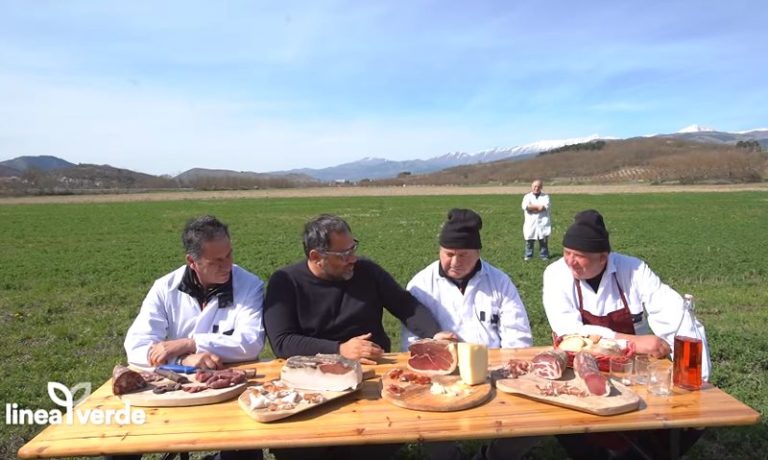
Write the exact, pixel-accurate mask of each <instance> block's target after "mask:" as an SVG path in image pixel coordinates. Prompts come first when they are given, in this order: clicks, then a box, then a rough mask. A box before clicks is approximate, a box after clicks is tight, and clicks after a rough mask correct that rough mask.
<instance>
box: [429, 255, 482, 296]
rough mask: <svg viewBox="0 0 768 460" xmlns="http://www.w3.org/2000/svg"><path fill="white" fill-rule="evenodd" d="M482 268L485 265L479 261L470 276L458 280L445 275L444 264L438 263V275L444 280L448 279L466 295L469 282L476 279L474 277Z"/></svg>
mask: <svg viewBox="0 0 768 460" xmlns="http://www.w3.org/2000/svg"><path fill="white" fill-rule="evenodd" d="M482 267H483V264H482V263H481V262H480V259H477V263H476V264H475V268H473V269H472V271H471V272H469V274H468V275H467V276H465V277H464V279H460V280H457V279H454V278H451V277H450V276H448V275H447V274H446V273H445V270H443V264H441V263H440V262H438V263H437V270H438V274H439V275H440V276H442V277H443V278H445V279H447V280H448V281H450V282H451V283H453V284H455V285H456V287H457V288H459V290H460V291H461V293H462V294H464V291H465V290H466V289H467V285H468V284H469V280H471V279H472V278H474V276H475V275H476V274H477V273H478V272H479V271H480V269H481V268H482Z"/></svg>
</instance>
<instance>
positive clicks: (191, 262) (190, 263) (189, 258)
mask: <svg viewBox="0 0 768 460" xmlns="http://www.w3.org/2000/svg"><path fill="white" fill-rule="evenodd" d="M194 263H195V259H193V258H192V256H191V255H189V254H187V266H189V267H190V268H191V267H192V264H194Z"/></svg>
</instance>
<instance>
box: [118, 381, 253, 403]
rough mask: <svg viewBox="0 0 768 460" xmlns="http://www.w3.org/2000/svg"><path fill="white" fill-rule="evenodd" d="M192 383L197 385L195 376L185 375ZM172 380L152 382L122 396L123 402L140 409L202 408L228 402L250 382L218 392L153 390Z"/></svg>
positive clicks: (221, 389) (208, 390) (210, 390)
mask: <svg viewBox="0 0 768 460" xmlns="http://www.w3.org/2000/svg"><path fill="white" fill-rule="evenodd" d="M184 376H185V377H187V378H188V379H189V380H190V381H191V382H192V383H194V384H197V380H195V375H194V374H184ZM169 382H170V380H160V381H159V382H151V383H148V384H147V387H146V388H144V389H142V390H140V391H135V392H133V393H127V394H124V395H120V396H119V397H120V399H121V400H122V401H125V402H128V403H131V406H138V407H182V406H202V405H205V404H213V403H217V402H221V401H227V400H229V399H232V398H234V397H236V396H237V395H239V394H240V393H242V392H243V390H245V387H246V386H247V385H248V382H247V381H246V382H243V383H239V384H237V385H234V386H231V387H227V388H220V389H218V390H213V389H210V388H208V389H206V390H203V391H201V392H199V393H187V392H186V391H184V390H178V391H169V392H167V393H163V394H155V393H153V392H152V390H153V389H154V388H155V386H154V385H156V384H165V383H169Z"/></svg>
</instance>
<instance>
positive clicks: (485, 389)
mask: <svg viewBox="0 0 768 460" xmlns="http://www.w3.org/2000/svg"><path fill="white" fill-rule="evenodd" d="M397 369H399V370H402V371H403V372H404V373H411V374H413V372H411V371H409V370H408V369H407V368H397ZM431 380H432V382H433V383H438V384H439V385H442V386H443V387H444V388H446V389H447V390H448V393H447V394H435V393H433V392H432V390H431V388H432V383H429V384H417V383H413V382H402V381H401V380H400V378H393V377H392V371H389V372H387V373H386V374H384V376H383V377H382V378H381V384H382V388H381V397H382V398H384V399H385V400H386V401H389V402H390V403H392V404H394V405H395V406H399V407H402V408H405V409H412V410H420V411H428V412H452V411H458V410H464V409H469V408H471V407H475V406H479V405H480V404H482V403H484V402H485V401H486V400H488V398H489V397H490V396H491V390H492V388H491V384H490V383H489V382H486V383H483V384H480V385H466V384H464V383H463V382H462V381H461V377H459V376H458V375H437V376H433V377H431ZM391 385H396V386H397V387H398V388H401V389H402V390H403V391H402V392H401V393H400V392H399V391H398V392H393V391H391V387H390V386H391Z"/></svg>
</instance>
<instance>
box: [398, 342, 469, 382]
mask: <svg viewBox="0 0 768 460" xmlns="http://www.w3.org/2000/svg"><path fill="white" fill-rule="evenodd" d="M408 351H410V352H411V357H410V358H408V369H410V370H412V371H414V372H419V373H421V374H424V375H448V374H451V373H453V371H455V370H456V367H457V366H458V364H459V360H458V356H457V355H456V343H455V342H451V341H449V340H434V339H422V340H417V341H415V342H413V343H412V344H410V345H409V346H408Z"/></svg>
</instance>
